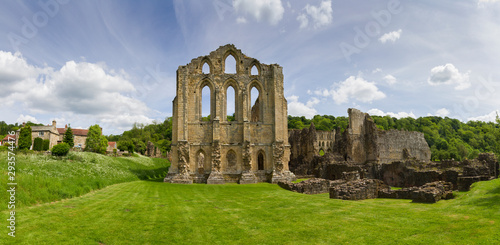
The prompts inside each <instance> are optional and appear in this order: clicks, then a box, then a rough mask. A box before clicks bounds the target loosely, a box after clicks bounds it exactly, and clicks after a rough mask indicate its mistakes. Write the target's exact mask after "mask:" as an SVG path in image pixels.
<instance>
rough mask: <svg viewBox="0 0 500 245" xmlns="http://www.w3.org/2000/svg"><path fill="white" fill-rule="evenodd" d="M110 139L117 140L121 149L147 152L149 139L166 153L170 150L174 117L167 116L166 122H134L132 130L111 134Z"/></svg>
mask: <svg viewBox="0 0 500 245" xmlns="http://www.w3.org/2000/svg"><path fill="white" fill-rule="evenodd" d="M107 138H108V140H109V141H116V142H117V143H118V146H117V147H118V149H119V150H120V151H129V152H131V153H132V152H140V153H141V154H144V153H145V152H146V148H147V143H148V141H151V142H153V144H154V145H155V146H156V147H158V148H160V150H161V152H162V153H164V154H166V153H167V152H168V151H170V144H171V142H172V119H171V118H167V119H165V121H164V122H162V123H159V122H157V121H154V122H153V123H152V124H150V125H146V126H144V125H143V124H138V123H134V125H133V127H132V129H131V130H128V131H125V132H123V134H122V135H110V136H108V137H107Z"/></svg>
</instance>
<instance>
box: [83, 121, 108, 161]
mask: <svg viewBox="0 0 500 245" xmlns="http://www.w3.org/2000/svg"><path fill="white" fill-rule="evenodd" d="M107 147H108V140H107V139H106V137H104V136H103V135H102V132H101V127H99V125H97V124H96V125H93V126H90V128H89V132H88V133H87V139H86V140H85V151H91V152H97V153H101V154H104V153H106V148H107Z"/></svg>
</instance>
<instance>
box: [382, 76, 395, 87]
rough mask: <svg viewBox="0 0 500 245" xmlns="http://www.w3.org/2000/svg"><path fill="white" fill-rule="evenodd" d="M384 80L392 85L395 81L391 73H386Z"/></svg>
mask: <svg viewBox="0 0 500 245" xmlns="http://www.w3.org/2000/svg"><path fill="white" fill-rule="evenodd" d="M384 80H385V81H386V82H387V83H388V84H389V85H392V84H395V83H396V82H397V80H396V78H395V77H394V76H393V75H390V74H389V75H387V76H385V77H384Z"/></svg>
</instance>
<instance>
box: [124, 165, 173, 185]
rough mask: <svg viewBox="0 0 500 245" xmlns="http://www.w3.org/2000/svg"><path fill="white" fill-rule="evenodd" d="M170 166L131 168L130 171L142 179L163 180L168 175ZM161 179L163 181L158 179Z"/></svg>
mask: <svg viewBox="0 0 500 245" xmlns="http://www.w3.org/2000/svg"><path fill="white" fill-rule="evenodd" d="M168 168H169V167H164V168H156V169H130V172H132V173H133V174H135V175H136V176H137V177H138V178H139V179H140V180H147V181H155V182H161V181H163V178H165V176H167V173H168ZM159 179H161V181H158V180H159Z"/></svg>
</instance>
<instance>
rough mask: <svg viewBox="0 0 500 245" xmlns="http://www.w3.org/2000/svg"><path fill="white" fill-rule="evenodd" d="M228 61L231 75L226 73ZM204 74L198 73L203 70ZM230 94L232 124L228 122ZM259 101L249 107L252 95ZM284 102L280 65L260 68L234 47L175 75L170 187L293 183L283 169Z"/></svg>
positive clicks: (221, 49) (285, 137)
mask: <svg viewBox="0 0 500 245" xmlns="http://www.w3.org/2000/svg"><path fill="white" fill-rule="evenodd" d="M229 56H232V57H233V58H234V59H235V60H236V72H235V73H228V72H226V71H225V67H226V65H225V62H226V60H227V58H228V57H229ZM204 65H208V68H209V71H207V72H206V73H203V69H202V68H203V66H204ZM252 68H253V70H256V73H254V74H252V73H251V71H252ZM205 87H208V88H209V89H210V117H209V120H206V121H204V120H203V117H202V90H203V89H204V88H205ZM230 88H231V89H233V90H234V96H235V98H234V100H235V113H234V121H229V120H228V118H227V116H226V115H227V103H228V98H227V94H228V89H230ZM253 88H255V89H257V90H258V97H257V98H256V99H255V98H254V100H255V103H254V105H253V106H252V105H251V102H252V98H251V90H252V89H253ZM289 155H290V145H289V144H288V130H287V101H286V99H285V97H284V94H283V72H282V67H280V66H279V65H276V64H273V65H266V64H261V63H260V62H259V61H258V60H256V59H254V58H250V57H247V56H246V55H244V54H243V53H242V52H241V50H239V49H236V48H235V47H234V45H225V46H222V47H219V48H218V49H217V50H215V51H213V52H211V53H210V55H207V56H201V57H198V58H196V59H193V60H191V63H189V64H187V65H185V66H180V67H179V68H178V70H177V96H176V97H175V99H174V101H173V117H172V163H171V167H170V169H169V173H168V175H167V177H166V178H165V181H166V182H170V183H184V184H189V183H193V182H194V183H207V184H223V183H226V182H238V183H240V184H248V183H256V182H263V181H268V182H272V183H277V182H278V181H282V180H294V179H295V176H294V174H293V173H291V172H290V171H289V170H288V161H289Z"/></svg>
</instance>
